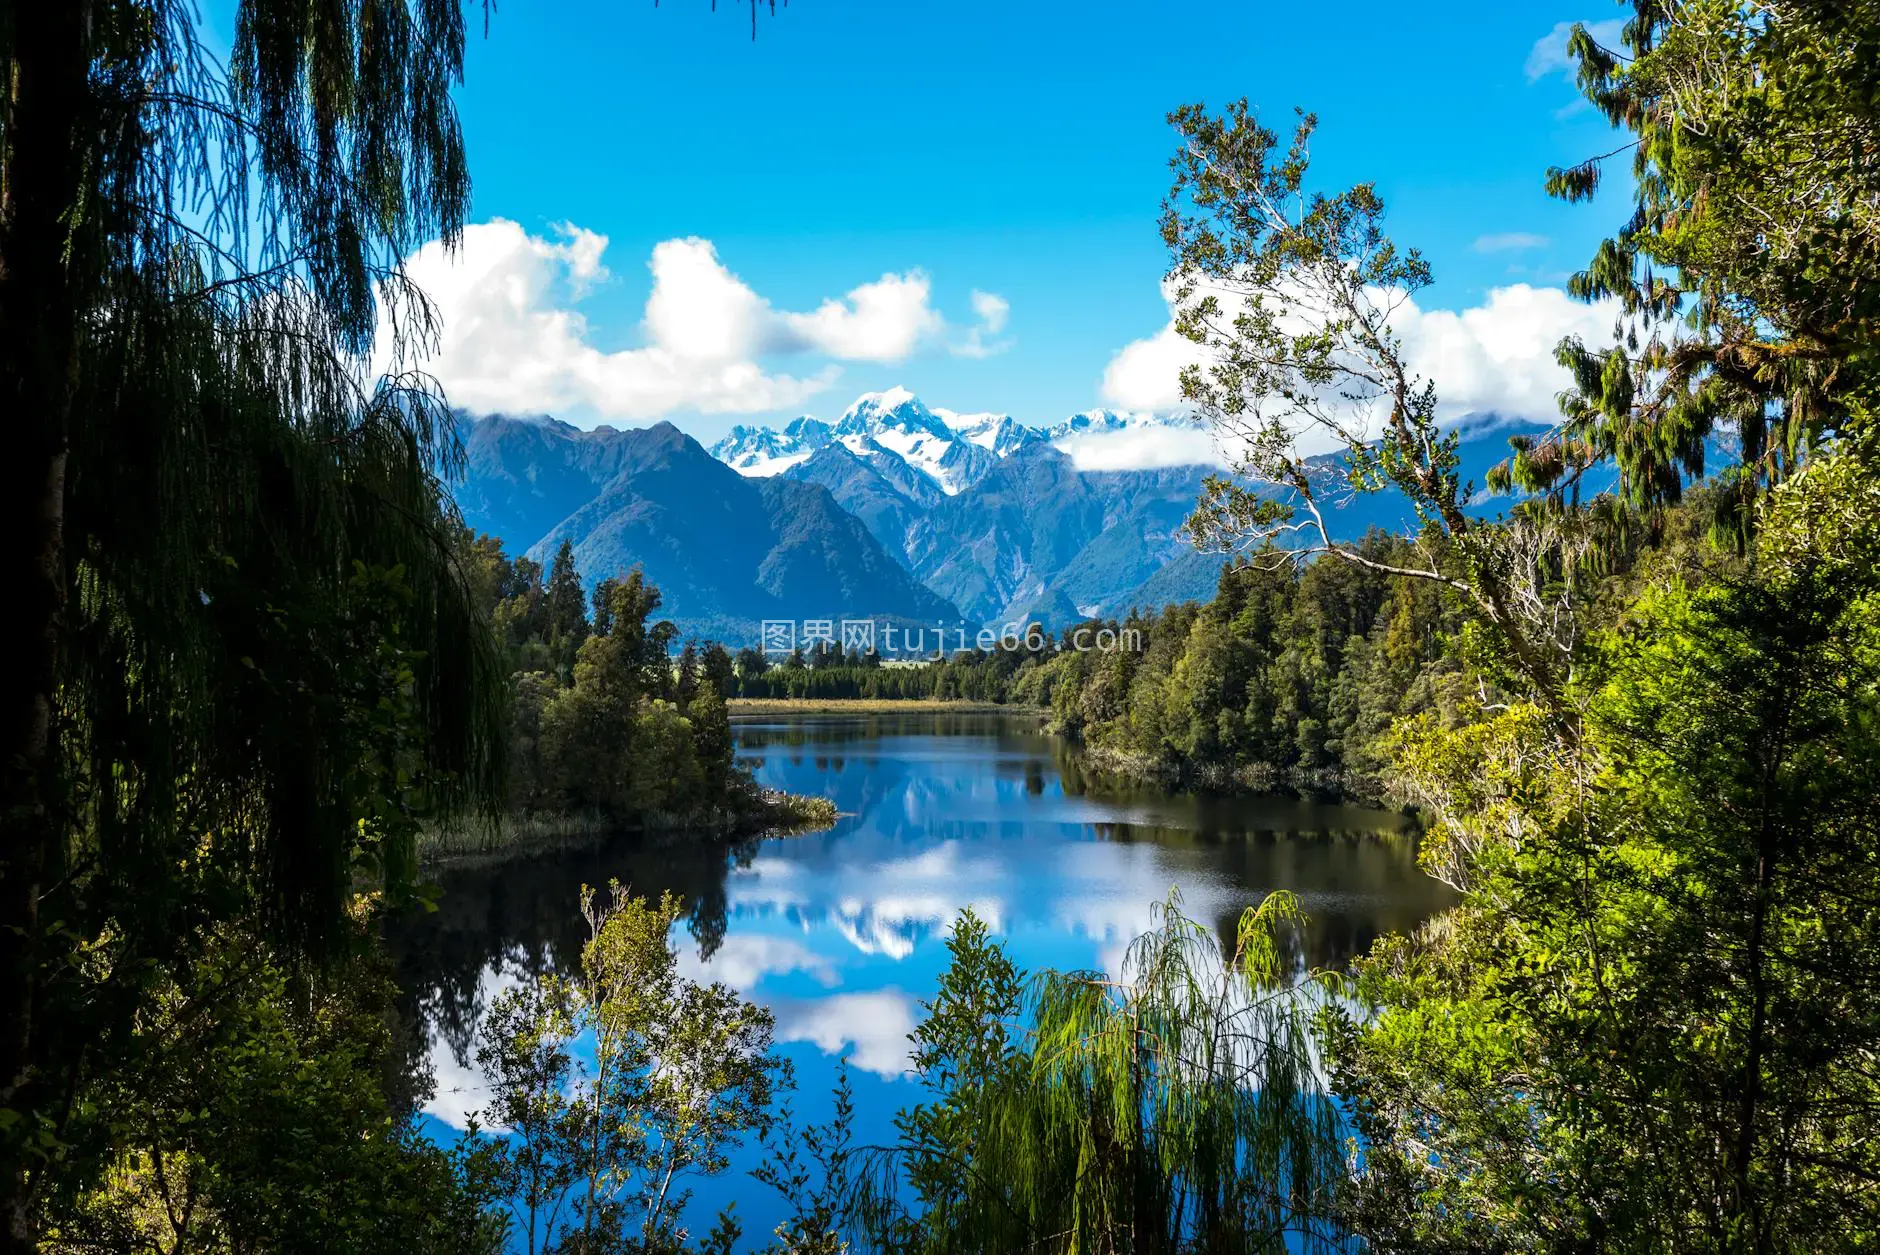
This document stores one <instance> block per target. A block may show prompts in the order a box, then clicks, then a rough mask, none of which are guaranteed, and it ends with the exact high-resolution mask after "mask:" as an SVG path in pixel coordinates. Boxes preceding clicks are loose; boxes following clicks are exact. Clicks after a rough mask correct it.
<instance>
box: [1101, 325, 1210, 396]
mask: <svg viewBox="0 0 1880 1255" xmlns="http://www.w3.org/2000/svg"><path fill="white" fill-rule="evenodd" d="M1198 360H1200V350H1199V348H1198V347H1197V346H1196V345H1195V344H1194V342H1193V341H1191V340H1189V339H1187V338H1186V337H1184V336H1182V335H1181V334H1180V333H1179V332H1177V331H1176V330H1175V323H1174V322H1173V320H1171V321H1170V322H1169V324H1168V325H1167V326H1165V327H1163V328H1162V330H1160V331H1158V332H1156V333H1155V334H1154V335H1152V336H1150V337H1149V338H1148V339H1146V340H1137V341H1135V342H1133V343H1131V344H1129V345H1127V346H1125V347H1124V348H1123V350H1122V351H1121V352H1119V353H1118V354H1117V355H1116V356H1115V357H1113V358H1111V359H1110V364H1109V365H1108V366H1106V367H1105V368H1104V370H1103V386H1102V391H1103V399H1104V400H1105V401H1107V402H1108V403H1109V404H1111V405H1115V406H1119V407H1121V408H1123V409H1126V410H1168V409H1174V408H1176V407H1177V406H1179V405H1181V404H1182V389H1181V373H1182V368H1183V367H1185V366H1187V365H1189V364H1190V363H1192V362H1195V361H1198Z"/></svg>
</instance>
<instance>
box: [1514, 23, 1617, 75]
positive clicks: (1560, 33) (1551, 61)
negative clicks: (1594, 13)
mask: <svg viewBox="0 0 1880 1255" xmlns="http://www.w3.org/2000/svg"><path fill="white" fill-rule="evenodd" d="M1575 25H1584V26H1585V27H1586V33H1587V34H1589V35H1591V36H1592V37H1593V42H1594V43H1596V44H1598V45H1599V46H1600V47H1602V48H1610V49H1612V50H1614V51H1619V50H1621V49H1623V48H1624V46H1625V19H1624V18H1620V17H1614V18H1606V19H1604V20H1602V21H1598V22H1585V23H1574V22H1556V23H1555V24H1554V28H1553V29H1552V30H1550V31H1548V32H1547V33H1546V34H1545V35H1542V36H1541V37H1540V38H1539V39H1537V40H1535V41H1534V46H1533V47H1532V48H1530V49H1528V55H1527V66H1526V69H1527V76H1528V82H1530V83H1532V82H1534V81H1535V80H1537V79H1542V78H1546V77H1547V76H1548V75H1549V74H1565V75H1567V76H1568V77H1571V76H1572V74H1573V71H1574V68H1575V67H1574V64H1573V58H1571V57H1569V56H1568V55H1567V37H1568V36H1569V35H1571V34H1573V28H1574V26H1575Z"/></svg>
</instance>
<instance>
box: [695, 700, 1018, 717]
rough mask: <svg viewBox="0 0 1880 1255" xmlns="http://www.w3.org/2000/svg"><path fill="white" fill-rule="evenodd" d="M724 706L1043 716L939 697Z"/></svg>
mask: <svg viewBox="0 0 1880 1255" xmlns="http://www.w3.org/2000/svg"><path fill="white" fill-rule="evenodd" d="M725 705H726V706H727V707H728V708H729V709H730V711H731V713H732V714H733V715H815V714H857V715H887V714H895V713H898V712H901V711H908V712H915V711H934V710H943V711H948V712H951V713H953V714H956V715H1042V714H1045V713H1047V712H1046V711H1045V710H1044V709H1043V708H1042V707H1039V706H1015V705H1001V704H999V703H998V702H968V701H953V700H950V699H945V698H938V697H913V698H905V699H898V700H897V699H893V698H881V697H736V698H733V699H731V700H730V701H728V702H726V703H725Z"/></svg>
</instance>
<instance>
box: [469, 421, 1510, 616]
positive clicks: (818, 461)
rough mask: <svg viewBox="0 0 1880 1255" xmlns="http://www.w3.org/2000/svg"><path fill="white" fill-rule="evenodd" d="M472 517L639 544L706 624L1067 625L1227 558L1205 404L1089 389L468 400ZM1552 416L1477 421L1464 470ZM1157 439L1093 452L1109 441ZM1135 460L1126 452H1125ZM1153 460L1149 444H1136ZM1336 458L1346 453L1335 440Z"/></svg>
mask: <svg viewBox="0 0 1880 1255" xmlns="http://www.w3.org/2000/svg"><path fill="white" fill-rule="evenodd" d="M462 424H463V425H462V432H463V436H464V443H465V449H466V454H467V456H466V471H465V474H464V476H463V478H462V481H461V482H460V483H459V484H458V485H457V489H456V496H457V503H458V506H459V508H460V510H461V511H462V513H463V515H464V518H465V521H466V522H467V523H468V524H469V525H470V526H471V527H473V528H476V529H477V530H479V531H484V532H489V533H491V534H493V535H496V536H498V537H500V538H501V539H502V540H503V542H504V544H505V546H506V547H507V548H509V549H510V550H511V551H512V552H526V553H528V554H529V555H530V556H531V557H533V558H535V559H537V560H538V561H546V560H547V558H548V557H549V556H550V555H551V554H552V553H553V551H554V549H555V548H556V547H558V546H559V545H560V543H561V541H562V539H563V538H564V537H565V538H567V539H568V540H570V541H571V542H572V543H573V545H574V552H575V557H576V561H577V564H578V565H579V567H580V569H581V571H582V574H583V576H584V578H585V579H586V580H587V582H588V583H589V585H590V586H591V585H592V584H593V583H594V582H595V581H597V580H599V579H600V578H602V577H603V576H608V575H616V574H619V573H621V572H623V571H625V570H627V569H630V568H631V567H633V566H635V565H637V566H639V567H641V568H642V569H644V570H645V572H646V574H647V577H648V578H649V579H651V580H652V581H653V582H654V583H655V584H657V585H658V586H659V587H660V589H661V591H662V593H663V594H664V596H665V604H664V607H663V609H662V611H661V613H662V614H663V615H665V616H667V617H670V618H672V619H673V620H674V621H675V622H676V623H677V624H678V625H679V627H680V629H681V630H682V631H683V632H685V633H686V634H688V635H709V636H716V637H719V638H721V639H725V640H727V641H729V642H732V643H734V644H740V643H743V642H745V641H746V640H754V639H755V636H756V633H757V629H758V624H759V622H760V621H761V620H763V619H772V618H783V619H789V620H794V621H798V622H800V621H802V620H805V619H840V618H845V617H854V618H861V617H869V618H875V619H880V620H888V621H898V622H903V623H920V624H927V625H932V624H935V623H945V624H947V625H949V627H952V626H955V625H964V626H969V627H973V628H976V627H978V626H980V625H986V626H1000V625H1003V624H1006V623H1023V622H1025V621H1028V620H1031V619H1038V620H1041V621H1043V622H1044V623H1045V624H1046V625H1047V626H1048V627H1051V628H1054V629H1055V628H1058V627H1062V626H1064V625H1065V624H1067V623H1070V622H1073V621H1075V620H1077V619H1081V618H1085V617H1089V616H1091V615H1098V614H1102V615H1118V614H1123V613H1126V612H1127V611H1128V610H1129V609H1130V608H1131V607H1133V606H1142V607H1145V608H1146V607H1150V606H1161V605H1164V604H1167V603H1170V602H1176V601H1185V600H1191V599H1197V600H1205V599H1206V598H1208V597H1209V596H1211V595H1212V594H1213V591H1214V586H1215V584H1216V582H1217V579H1218V576H1219V571H1220V567H1221V564H1222V562H1223V559H1222V558H1221V557H1220V556H1219V555H1209V554H1200V553H1197V552H1195V551H1194V549H1193V548H1192V547H1191V546H1190V545H1189V544H1188V543H1187V542H1186V541H1185V540H1184V539H1183V538H1182V537H1181V535H1180V532H1179V529H1180V526H1181V523H1182V521H1183V520H1184V519H1185V518H1186V517H1187V516H1188V514H1189V513H1190V511H1191V510H1192V509H1193V507H1194V504H1195V500H1196V497H1197V495H1198V494H1199V492H1200V491H1201V483H1202V480H1203V479H1204V478H1205V477H1206V476H1207V475H1209V474H1212V473H1217V471H1218V469H1219V468H1218V466H1216V465H1214V464H1212V463H1211V462H1209V461H1205V460H1203V456H1194V457H1193V458H1192V460H1189V461H1183V460H1182V458H1183V457H1184V456H1189V455H1193V454H1195V453H1197V452H1198V451H1201V450H1205V448H1206V441H1205V435H1204V434H1203V433H1202V432H1201V431H1200V429H1199V428H1198V426H1197V424H1196V422H1195V421H1194V420H1193V419H1190V418H1186V417H1162V416H1154V415H1143V414H1125V413H1119V412H1116V411H1109V410H1092V411H1087V412H1085V413H1082V414H1078V415H1074V416H1072V417H1071V418H1068V419H1066V420H1065V421H1063V422H1061V423H1057V424H1054V425H1051V426H1046V427H1035V426H1027V425H1025V424H1022V423H1020V422H1018V421H1017V420H1015V419H1014V418H1012V417H1011V416H1010V415H1006V414H989V413H986V414H960V413H955V412H953V411H950V410H944V409H938V408H929V407H928V406H927V405H925V404H924V403H922V401H921V400H920V399H919V398H918V397H916V396H914V395H913V394H912V393H909V392H907V391H906V390H905V389H900V388H896V389H890V390H889V391H886V392H879V393H869V394H867V395H864V396H862V397H861V398H859V399H858V400H857V401H856V402H855V403H854V404H853V405H851V406H850V407H849V408H848V409H847V410H846V411H844V412H843V414H842V415H841V416H840V417H839V418H838V419H836V420H835V421H834V422H825V421H823V420H820V419H817V418H814V417H811V416H808V415H804V416H802V417H799V418H796V419H793V420H791V421H790V422H789V423H787V424H785V425H784V426H782V427H781V428H771V427H759V426H739V427H734V428H732V429H731V431H730V432H729V433H728V434H727V435H726V436H725V438H724V439H722V440H720V441H718V442H717V443H716V444H714V445H713V446H712V447H711V448H710V449H709V450H707V449H706V448H704V447H703V446H702V445H700V444H699V442H698V441H696V440H694V439H692V438H691V437H690V436H688V435H686V434H685V433H683V432H681V431H680V430H679V429H678V428H676V427H674V426H673V425H672V424H670V423H659V424H656V425H654V426H652V427H647V428H639V429H629V430H619V429H615V428H611V427H601V428H597V429H595V430H592V431H584V430H581V429H578V428H575V427H573V426H571V425H569V424H567V423H562V422H559V421H556V420H554V419H552V418H543V417H530V418H513V417H507V416H502V415H492V416H486V417H480V418H470V417H467V416H466V417H464V418H463V419H462ZM1534 430H1538V426H1537V425H1535V424H1525V423H1509V422H1504V421H1502V420H1500V419H1497V418H1494V417H1493V416H1483V417H1479V418H1477V419H1474V420H1471V422H1470V424H1469V425H1468V426H1467V427H1466V428H1465V431H1464V441H1463V451H1464V467H1463V473H1464V475H1465V477H1469V478H1473V479H1474V480H1475V481H1476V482H1478V483H1479V482H1480V481H1481V475H1482V471H1483V470H1485V469H1486V467H1487V466H1489V465H1491V464H1493V463H1494V462H1496V461H1498V460H1500V459H1501V458H1502V457H1504V456H1505V455H1506V453H1507V443H1506V438H1507V436H1508V435H1511V434H1515V433H1517V432H1522V431H1534ZM1104 440H1112V441H1119V440H1120V441H1124V442H1135V443H1136V444H1137V445H1143V444H1146V445H1147V446H1150V447H1152V448H1153V449H1154V450H1155V451H1156V454H1157V456H1151V457H1150V458H1148V459H1147V460H1148V461H1151V462H1155V461H1163V460H1167V461H1173V462H1174V463H1175V464H1173V465H1152V466H1148V467H1146V468H1140V469H1128V468H1127V466H1123V467H1119V468H1118V469H1096V468H1098V467H1105V466H1108V465H1110V464H1111V463H1112V462H1115V461H1117V460H1118V459H1107V460H1106V459H1105V458H1102V457H1095V458H1093V457H1090V456H1088V454H1089V451H1090V449H1091V448H1093V447H1095V446H1094V445H1093V442H1101V441H1104ZM1130 460H1131V459H1128V458H1125V459H1121V461H1122V462H1124V463H1127V462H1129V461H1130ZM1134 460H1135V461H1138V462H1140V461H1142V460H1143V459H1142V458H1136V459H1134ZM1325 461H1326V469H1327V470H1328V471H1335V470H1336V469H1337V467H1336V461H1335V459H1331V458H1329V457H1328V458H1327V459H1326V460H1325ZM1332 523H1333V526H1334V528H1335V529H1336V531H1337V533H1338V534H1339V535H1340V536H1344V537H1356V536H1358V535H1361V534H1362V533H1363V532H1364V531H1365V530H1367V529H1368V528H1369V527H1372V526H1382V527H1388V528H1394V529H1395V528H1403V527H1406V526H1411V525H1413V524H1414V515H1413V514H1412V512H1411V511H1410V509H1409V507H1408V505H1407V503H1405V502H1404V501H1402V500H1401V499H1397V498H1394V497H1391V496H1388V495H1384V494H1379V495H1375V496H1370V497H1361V498H1358V499H1356V500H1355V501H1354V502H1353V503H1352V504H1351V505H1350V506H1348V507H1347V508H1346V509H1344V510H1339V511H1335V512H1334V513H1333V515H1332Z"/></svg>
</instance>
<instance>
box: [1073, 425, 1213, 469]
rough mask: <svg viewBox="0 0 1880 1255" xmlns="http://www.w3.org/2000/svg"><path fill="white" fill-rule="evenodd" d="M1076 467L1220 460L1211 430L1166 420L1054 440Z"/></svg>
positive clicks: (1205, 463) (1131, 466)
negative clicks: (1174, 423) (1183, 425)
mask: <svg viewBox="0 0 1880 1255" xmlns="http://www.w3.org/2000/svg"><path fill="white" fill-rule="evenodd" d="M1054 443H1055V444H1056V445H1057V447H1058V448H1059V449H1061V450H1063V451H1064V452H1065V453H1066V454H1068V455H1069V456H1070V459H1071V465H1073V466H1075V467H1076V468H1077V469H1078V470H1080V471H1146V470H1153V469H1155V468H1157V467H1163V466H1212V465H1216V464H1220V463H1221V462H1222V458H1221V452H1220V450H1219V449H1218V448H1217V447H1216V446H1215V443H1214V435H1213V433H1212V432H1209V431H1207V430H1205V429H1204V428H1200V427H1174V426H1169V425H1166V424H1160V423H1158V424H1155V425H1153V426H1150V425H1144V426H1141V427H1127V428H1124V429H1123V430H1122V431H1097V432H1087V433H1083V434H1080V435H1075V436H1066V437H1064V438H1063V439H1061V440H1058V441H1055V442H1054Z"/></svg>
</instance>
